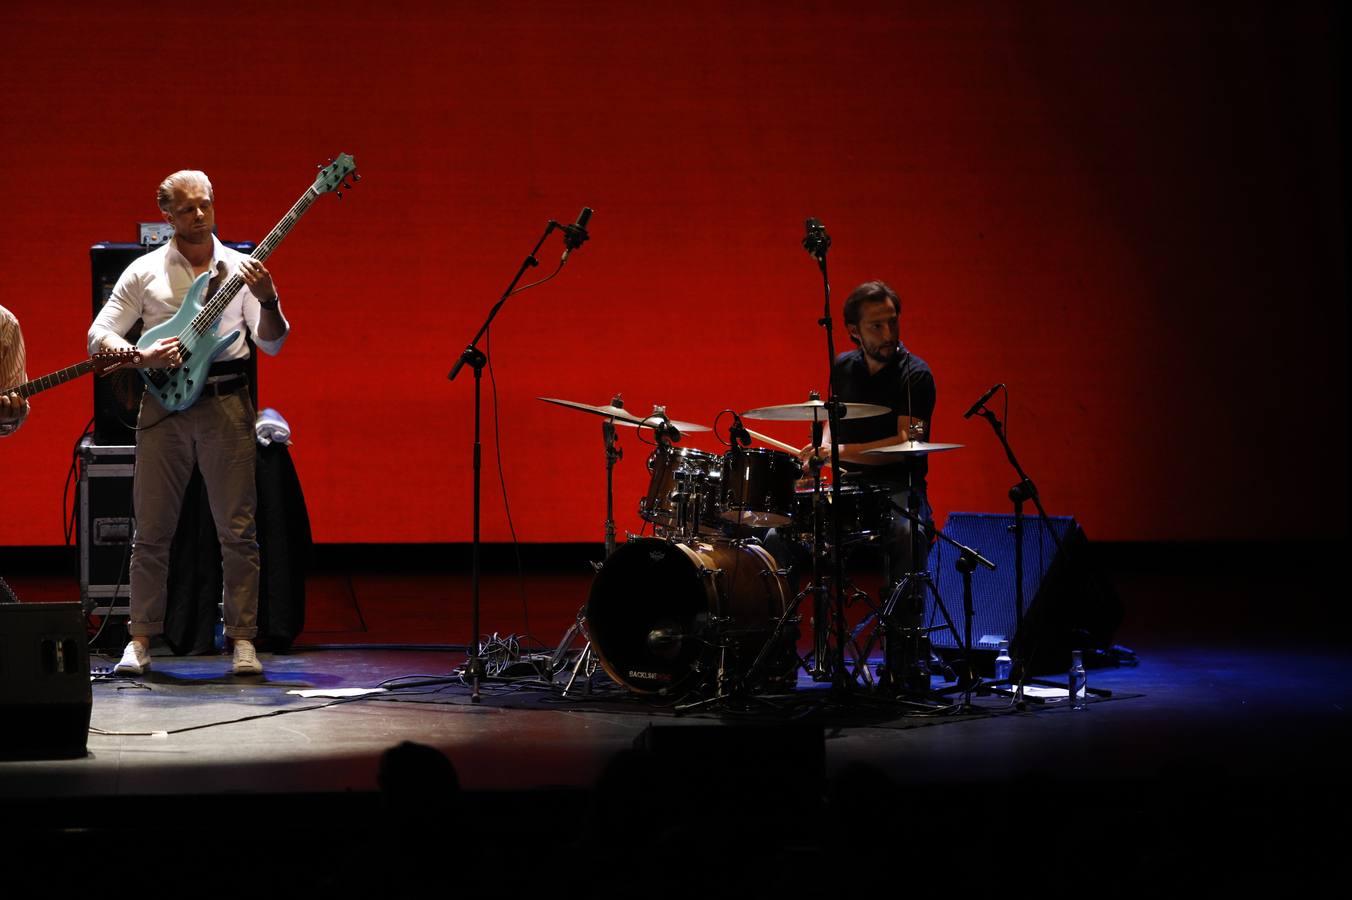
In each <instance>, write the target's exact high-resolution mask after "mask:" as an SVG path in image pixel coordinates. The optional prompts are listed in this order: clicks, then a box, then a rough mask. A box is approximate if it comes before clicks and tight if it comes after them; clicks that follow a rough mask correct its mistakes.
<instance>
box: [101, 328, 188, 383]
mask: <svg viewBox="0 0 1352 900" xmlns="http://www.w3.org/2000/svg"><path fill="white" fill-rule="evenodd" d="M129 349H135V348H129ZM181 365H183V350H182V348H181V347H179V342H178V338H177V337H167V338H160V339H159V340H158V341H155V342H154V343H153V344H151V345H150V346H149V347H144V348H142V349H141V350H140V351H139V352H137V353H135V354H132V355H129V356H128V357H127V358H126V359H125V360H122V361H121V362H119V363H117V365H114V366H110V367H108V368H107V369H104V370H102V371H100V372H99V374H100V375H107V374H108V373H109V372H116V371H117V370H118V369H176V368H178V367H179V366H181Z"/></svg>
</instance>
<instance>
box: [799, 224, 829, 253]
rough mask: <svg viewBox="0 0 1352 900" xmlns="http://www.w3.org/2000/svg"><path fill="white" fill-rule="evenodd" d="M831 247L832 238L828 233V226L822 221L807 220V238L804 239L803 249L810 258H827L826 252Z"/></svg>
mask: <svg viewBox="0 0 1352 900" xmlns="http://www.w3.org/2000/svg"><path fill="white" fill-rule="evenodd" d="M830 247H831V236H830V235H829V234H827V233H826V226H825V225H823V224H822V223H821V219H815V218H813V219H808V220H807V236H806V237H805V238H803V249H804V250H806V251H807V252H808V255H809V256H815V257H816V258H817V259H822V258H823V257H825V256H826V251H827V250H828V249H830Z"/></svg>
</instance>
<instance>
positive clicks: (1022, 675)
mask: <svg viewBox="0 0 1352 900" xmlns="http://www.w3.org/2000/svg"><path fill="white" fill-rule="evenodd" d="M1006 396H1008V394H1006ZM977 414H978V415H980V416H981V418H983V419H985V420H986V421H987V422H988V423H989V424H990V426H991V428H992V429H993V430H994V431H995V437H996V439H997V440H999V441H1000V446H1002V447H1004V449H1005V457H1006V458H1007V459H1008V460H1009V464H1010V465H1011V466H1013V467H1014V471H1015V472H1016V473H1017V474H1018V476H1019V483H1018V484H1016V485H1014V486H1013V487H1012V488H1010V489H1009V499H1010V501H1011V502H1012V503H1013V504H1014V527H1013V528H1012V529H1011V533H1012V534H1013V535H1014V635H1015V636H1018V635H1019V634H1021V633H1022V631H1023V606H1024V597H1023V504H1024V503H1025V502H1026V501H1028V500H1032V501H1033V505H1034V506H1035V507H1036V508H1037V514H1038V518H1039V519H1040V520H1041V522H1042V526H1043V528H1045V529H1046V533H1047V534H1049V535H1051V538H1052V542H1053V543H1054V544H1056V550H1057V553H1060V552H1062V547H1061V539H1060V538H1059V537H1057V535H1056V529H1054V528H1052V524H1051V521H1050V519H1049V518H1048V516H1047V510H1046V509H1044V508H1043V506H1042V499H1041V498H1040V497H1039V496H1038V492H1037V485H1035V484H1033V479H1031V478H1029V477H1028V473H1027V472H1025V471H1024V470H1023V466H1021V465H1019V460H1018V457H1016V456H1015V455H1014V449H1013V448H1012V447H1010V446H1009V440H1008V438H1007V437H1006V435H1005V429H1004V425H1003V424H1002V423H1001V422H1000V419H999V417H998V416H996V415H995V413H994V412H993V411H992V410H991V409H990V408H988V407H987V406H985V404H982V406H981V409H980V410H978V411H977ZM1009 646H1010V656H1011V657H1013V660H1014V663H1013V666H1012V667H1011V668H1010V678H1009V679H1007V680H1003V681H994V682H990V683H989V684H987V685H985V686H983V689H984V690H988V691H990V693H992V694H999V695H1001V696H1005V697H1012V698H1013V699H1014V704H1015V706H1017V707H1018V708H1019V709H1023V708H1024V706H1025V705H1026V702H1027V701H1028V700H1030V699H1032V700H1034V701H1035V702H1038V703H1041V702H1042V698H1041V697H1036V698H1029V697H1025V696H1024V692H1023V689H1024V686H1025V685H1028V684H1034V685H1038V686H1039V687H1049V688H1063V687H1067V685H1065V684H1062V683H1061V682H1058V681H1047V680H1044V679H1038V678H1029V677H1028V664H1029V663H1031V661H1032V659H1033V656H1034V655H1035V654H1034V653H1033V652H1029V653H1026V654H1025V653H1024V652H1023V651H1024V648H1023V647H1022V646H1020V647H1017V648H1016V647H1015V646H1014V641H1013V640H1011V641H1010V642H1009ZM1002 684H1006V685H1013V686H1014V689H1013V690H1012V691H1009V690H1001V689H1000V688H999V685H1002ZM1085 692H1086V693H1090V694H1093V695H1094V696H1096V697H1111V696H1112V695H1113V692H1112V691H1108V690H1104V689H1102V688H1092V687H1086V688H1085Z"/></svg>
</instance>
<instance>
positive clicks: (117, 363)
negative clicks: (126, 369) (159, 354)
mask: <svg viewBox="0 0 1352 900" xmlns="http://www.w3.org/2000/svg"><path fill="white" fill-rule="evenodd" d="M89 361H90V362H91V363H93V364H94V374H95V375H107V374H108V373H109V372H111V371H113V370H114V369H120V368H122V367H123V366H134V365H136V364H137V363H139V362H140V361H141V351H140V350H137V349H135V348H131V349H128V350H100V351H99V352H98V353H95V354H94V355H93V356H91V357H90V358H89Z"/></svg>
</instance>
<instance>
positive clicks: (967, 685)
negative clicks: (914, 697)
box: [907, 513, 995, 712]
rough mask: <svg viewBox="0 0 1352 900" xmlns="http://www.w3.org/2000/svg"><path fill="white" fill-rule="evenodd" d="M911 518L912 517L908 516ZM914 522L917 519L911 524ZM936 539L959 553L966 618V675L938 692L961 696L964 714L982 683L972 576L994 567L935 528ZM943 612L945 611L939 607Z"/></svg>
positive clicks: (964, 642) (964, 652)
mask: <svg viewBox="0 0 1352 900" xmlns="http://www.w3.org/2000/svg"><path fill="white" fill-rule="evenodd" d="M907 515H908V517H909V513H907ZM911 521H912V523H914V522H915V520H914V519H912V520H911ZM934 533H935V535H937V536H938V537H939V538H940V539H941V540H943V541H944V542H945V543H948V544H951V545H952V546H954V547H955V548H957V550H958V560H957V562H956V563H954V566H955V567H956V568H957V570H958V572H959V573H960V574H961V575H962V615H963V629H962V631H963V635H962V659H963V664H964V668H965V669H966V671H965V672H964V673H963V674H962V675H961V676H959V677H958V682H957V684H955V685H952V686H950V687H946V688H940V689H939V690H937V691H935V693H936V694H939V695H940V696H946V695H948V694H955V693H959V692H961V693H962V709H963V711H964V712H965V711H967V710H970V709H971V708H972V692H973V691H977V690H979V689H980V687H981V685H982V684H983V681H982V679H981V678H979V677H978V676H977V674H976V669H975V668H974V667H973V665H972V619H973V618H975V617H976V608H975V606H974V605H973V603H972V573H973V572H975V571H976V567H977V566H978V565H980V566H984V567H985V568H987V569H990V570H991V571H992V572H993V571H995V563H993V562H991V561H990V560H989V559H987V558H986V557H984V556H982V555H981V554H980V553H979V552H977V551H976V550H975V549H973V548H971V547H968V546H966V545H965V544H962V543H960V542H958V541H955V540H954V539H953V538H951V537H949V536H948V535H946V534H944V532H943V529H940V528H935V529H934ZM940 608H941V609H942V607H940Z"/></svg>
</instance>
